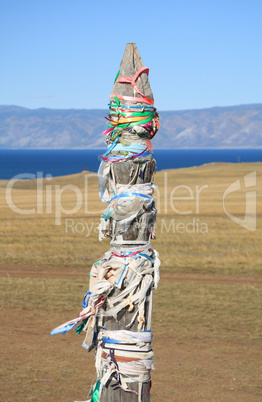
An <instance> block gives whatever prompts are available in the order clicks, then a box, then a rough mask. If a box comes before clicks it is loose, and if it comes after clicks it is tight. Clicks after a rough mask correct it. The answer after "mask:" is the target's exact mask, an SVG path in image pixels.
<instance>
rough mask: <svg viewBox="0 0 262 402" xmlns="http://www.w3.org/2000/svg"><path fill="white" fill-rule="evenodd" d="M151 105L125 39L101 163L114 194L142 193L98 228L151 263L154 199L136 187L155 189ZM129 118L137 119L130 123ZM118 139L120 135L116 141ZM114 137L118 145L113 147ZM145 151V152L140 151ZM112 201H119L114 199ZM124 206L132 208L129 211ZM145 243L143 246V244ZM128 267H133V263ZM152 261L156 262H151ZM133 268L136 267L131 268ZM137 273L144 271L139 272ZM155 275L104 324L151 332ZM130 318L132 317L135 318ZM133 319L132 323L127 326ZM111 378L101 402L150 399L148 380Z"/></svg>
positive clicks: (115, 246) (143, 74) (119, 248)
mask: <svg viewBox="0 0 262 402" xmlns="http://www.w3.org/2000/svg"><path fill="white" fill-rule="evenodd" d="M153 104H154V100H153V94H152V91H151V88H150V84H149V80H148V69H147V68H145V67H144V65H143V62H142V59H141V57H140V55H139V52H138V50H137V47H136V45H135V44H134V43H128V44H127V46H126V49H125V53H124V56H123V59H122V62H121V65H120V69H119V72H118V74H117V77H116V80H115V83H114V86H113V90H112V94H111V97H110V110H111V113H112V114H110V115H109V119H110V123H111V125H112V126H114V124H115V129H114V130H111V131H110V132H109V134H107V142H108V147H109V149H110V147H111V150H110V152H109V153H108V154H107V155H106V157H105V158H104V163H105V164H106V167H105V170H106V171H107V173H108V172H109V174H108V177H109V182H110V183H109V187H110V185H111V189H113V190H114V194H117V193H119V194H120V193H127V192H128V193H132V191H133V193H134V194H137V193H138V192H139V191H141V192H142V195H141V194H140V195H134V196H130V197H129V198H128V197H127V198H126V199H125V202H124V203H123V204H122V205H121V203H120V204H119V205H118V206H115V205H114V206H113V207H112V208H115V209H116V208H118V211H114V212H115V214H112V215H111V216H110V218H105V217H104V219H103V222H102V228H101V232H102V234H103V235H104V237H106V236H109V237H110V238H111V242H110V250H114V253H115V255H120V254H122V255H124V252H125V251H126V253H127V254H128V253H129V255H130V254H131V255H132V253H136V252H137V251H139V250H140V249H142V250H144V249H145V250H146V252H147V253H148V256H147V258H148V259H149V261H150V258H151V260H152V259H154V258H156V256H157V253H156V252H155V251H154V250H153V249H151V245H150V240H151V238H152V237H154V232H153V230H154V223H155V218H156V209H155V207H154V202H153V201H152V200H150V202H149V201H148V199H147V198H146V201H147V202H144V201H143V191H142V190H140V189H143V185H144V186H145V188H146V189H147V190H149V193H150V189H151V191H152V192H153V187H154V186H153V174H154V171H155V166H156V164H155V160H154V159H153V157H152V148H151V143H150V139H151V138H152V137H153V136H154V135H155V133H156V131H157V129H158V127H159V123H158V119H159V116H158V114H157V113H156V109H155V108H154V107H153ZM112 111H113V112H112ZM136 112H137V113H139V112H142V115H141V116H138V117H137V116H136ZM132 114H133V115H134V116H133V115H132ZM148 116H149V117H148ZM150 118H151V120H150ZM133 121H135V122H136V123H134V124H132V122H133ZM141 123H142V124H141ZM116 138H118V139H117V140H115V139H116ZM114 141H116V144H117V145H118V146H116V147H112V144H113V143H114ZM143 149H145V150H146V151H145V152H144V153H143V152H142V151H143ZM141 150H142V151H141ZM118 158H119V160H118ZM122 187H123V188H124V189H123V188H122ZM121 190H122V191H121ZM145 194H148V193H145ZM149 197H151V194H150V196H149ZM116 200H117V201H118V199H116ZM128 205H129V206H130V209H128ZM121 207H123V211H121ZM132 207H133V209H132ZM121 214H122V215H121ZM132 214H133V217H132ZM130 216H131V222H130ZM124 218H126V219H127V220H128V219H129V223H128V224H126V227H124V228H123V219H124ZM103 225H104V226H103ZM145 245H147V247H146V248H145ZM150 250H153V251H152V252H151V251H150ZM150 253H151V254H150ZM142 254H143V251H142V253H141V255H142ZM134 255H135V254H134ZM134 261H137V260H134ZM130 265H132V261H131V263H130ZM130 265H129V266H128V267H130ZM153 265H154V263H152V266H153ZM155 265H156V262H155ZM134 266H135V265H134ZM135 269H137V268H136V267H135V268H134V270H135ZM141 274H142V275H143V270H142V272H141ZM139 275H140V274H139ZM157 275H158V274H157V273H156V272H155V273H153V274H152V277H153V281H152V284H151V285H150V286H149V288H148V290H147V293H146V296H145V304H144V310H143V308H141V305H139V303H137V304H135V303H132V302H130V303H129V305H126V307H125V308H124V309H123V310H121V311H120V312H119V313H118V314H117V316H116V317H110V316H109V317H105V318H104V319H103V326H104V327H105V328H106V329H107V330H108V331H119V330H126V329H127V328H126V327H127V326H128V330H129V331H133V332H139V331H150V330H151V320H152V301H153V294H152V291H153V289H154V288H155V287H156V286H154V280H155V282H156V281H158V278H156V277H155V276H157ZM108 276H109V274H108ZM125 287H128V281H127V282H126V283H125V282H123V285H122V286H121V288H117V287H115V288H114V290H113V291H112V293H111V294H110V295H109V297H108V299H107V301H106V303H105V306H104V310H105V311H107V310H108V309H110V300H111V299H112V297H113V298H114V297H117V295H121V292H123V290H124V289H125ZM137 291H138V290H137ZM134 317H135V319H133V318H134ZM132 319H133V323H132V325H131V326H130V322H132ZM121 359H122V360H124V358H123V357H122V358H119V360H118V358H117V357H116V356H115V360H116V364H117V363H118V361H121ZM127 359H128V358H127ZM134 360H136V359H134ZM129 361H130V359H129ZM131 377H132V375H131ZM114 381H115V380H114V378H111V379H110V380H109V381H108V383H107V385H106V387H105V389H104V399H103V400H104V402H124V401H125V402H135V401H142V402H148V401H150V387H151V380H150V379H149V380H147V381H145V382H144V381H142V382H140V381H134V382H131V383H128V388H129V389H130V390H133V391H135V392H136V393H130V392H126V391H124V390H123V389H122V388H117V389H114V387H112V385H114Z"/></svg>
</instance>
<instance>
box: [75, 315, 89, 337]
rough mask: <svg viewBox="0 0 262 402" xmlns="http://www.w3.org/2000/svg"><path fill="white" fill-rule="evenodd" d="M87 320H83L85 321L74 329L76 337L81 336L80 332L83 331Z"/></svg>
mask: <svg viewBox="0 0 262 402" xmlns="http://www.w3.org/2000/svg"><path fill="white" fill-rule="evenodd" d="M87 320H88V318H85V319H84V320H83V321H82V324H80V325H78V327H76V329H75V331H76V333H77V334H78V335H79V334H81V332H82V331H83V329H84V326H85V325H86V323H87Z"/></svg>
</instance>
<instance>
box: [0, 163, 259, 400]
mask: <svg viewBox="0 0 262 402" xmlns="http://www.w3.org/2000/svg"><path fill="white" fill-rule="evenodd" d="M254 172H256V173H255V175H256V176H254ZM238 180H239V181H238ZM254 180H255V182H254ZM155 183H156V184H157V185H158V189H156V192H155V199H156V207H157V209H158V215H157V224H156V237H157V238H156V240H152V246H153V247H154V248H156V249H157V250H158V251H159V253H160V259H161V261H162V265H161V282H160V285H159V289H157V291H156V292H155V293H154V312H153V326H152V332H153V334H154V341H153V348H154V351H155V365H156V371H155V372H153V373H152V379H153V384H152V390H151V400H152V401H153V402H154V401H158V400H159V399H161V400H163V401H183V402H184V401H186V402H187V401H190V402H191V401H260V400H261V399H262V384H261V369H262V367H261V326H262V325H261V293H262V276H261V267H262V247H261V243H262V163H250V164H249V163H246V164H244V163H243V164H209V165H204V166H201V167H194V168H188V169H178V170H172V171H163V172H159V173H157V174H156V177H155ZM232 183H236V184H235V185H234V186H232ZM254 184H255V185H254ZM8 186H9V189H8ZM229 186H231V187H230V188H231V189H233V190H234V191H232V192H231V193H229V192H228V195H227V196H225V191H227V190H226V189H228V188H229ZM245 186H246V187H245ZM228 191H229V190H228ZM254 191H255V192H256V194H255V195H256V221H255V219H253V218H255V216H252V215H250V213H252V211H253V212H254V211H255V210H254V198H253V201H252V196H254ZM223 197H225V199H224V206H223ZM249 206H251V208H250V210H249ZM104 207H105V205H104V204H102V203H101V202H100V200H99V196H98V185H97V178H96V177H95V175H94V174H89V173H87V172H83V173H80V174H77V175H72V176H66V177H58V178H52V179H43V181H42V180H38V182H37V181H34V180H30V181H29V180H25V181H18V182H16V183H10V182H8V181H0V218H1V227H0V239H1V240H0V257H1V261H0V275H1V278H0V287H1V324H2V331H1V337H0V342H1V351H2V352H1V357H2V364H1V391H0V400H1V401H10V402H11V401H16V400H18V401H43V402H44V401H74V400H84V399H85V398H86V396H87V393H88V391H89V387H90V384H91V382H92V381H93V380H94V378H95V370H94V354H93V353H92V352H91V353H87V352H86V351H85V350H84V349H83V348H81V343H82V337H81V335H76V334H75V333H74V332H73V331H71V332H72V333H70V332H69V333H68V334H66V335H65V336H64V337H63V336H59V335H57V336H54V337H50V335H49V332H50V330H51V329H53V328H54V327H55V326H57V325H58V324H60V323H62V322H65V321H66V320H67V319H70V318H73V317H75V316H76V315H77V314H78V312H79V311H80V310H81V303H82V297H83V295H84V294H85V292H86V291H87V288H88V273H89V270H90V268H91V265H92V263H93V262H94V261H96V260H98V259H99V258H100V257H101V256H102V255H103V253H104V252H105V251H107V250H108V249H109V240H104V241H103V242H101V243H100V242H99V241H98V233H97V226H98V223H99V219H100V215H101V212H102V211H103V209H104ZM250 211H251V212H250ZM245 212H247V214H246V216H245ZM232 219H233V220H234V219H235V220H238V221H237V222H238V223H236V222H234V221H233V220H232ZM241 225H242V226H241ZM243 225H244V226H246V227H249V228H252V229H256V230H252V231H251V230H248V229H247V228H246V227H243ZM252 225H253V227H252ZM254 225H256V227H254Z"/></svg>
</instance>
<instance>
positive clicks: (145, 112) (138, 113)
mask: <svg viewBox="0 0 262 402" xmlns="http://www.w3.org/2000/svg"><path fill="white" fill-rule="evenodd" d="M154 113H155V112H149V111H146V110H144V111H143V112H133V113H124V112H118V113H116V112H114V111H113V110H110V112H109V114H117V115H120V116H124V117H132V116H144V115H150V116H154Z"/></svg>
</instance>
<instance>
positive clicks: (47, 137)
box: [0, 104, 262, 149]
mask: <svg viewBox="0 0 262 402" xmlns="http://www.w3.org/2000/svg"><path fill="white" fill-rule="evenodd" d="M159 113H160V116H161V119H160V130H159V132H158V133H157V135H156V137H155V138H154V139H153V140H152V145H153V147H154V148H158V149H165V148H169V149H170V148H258V147H259V148H262V104H253V105H240V106H227V107H213V108H209V109H196V110H182V111H181V110H180V111H162V112H159ZM107 114H108V110H106V109H105V110H103V109H89V110H87V109H46V108H41V109H27V108H23V107H20V106H0V148H2V149H4V148H6V149H81V148H82V149H84V148H86V149H87V148H90V149H95V148H105V147H106V146H105V143H104V138H103V137H104V136H103V131H104V130H105V129H106V126H107V120H105V118H104V117H105V116H107Z"/></svg>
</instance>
